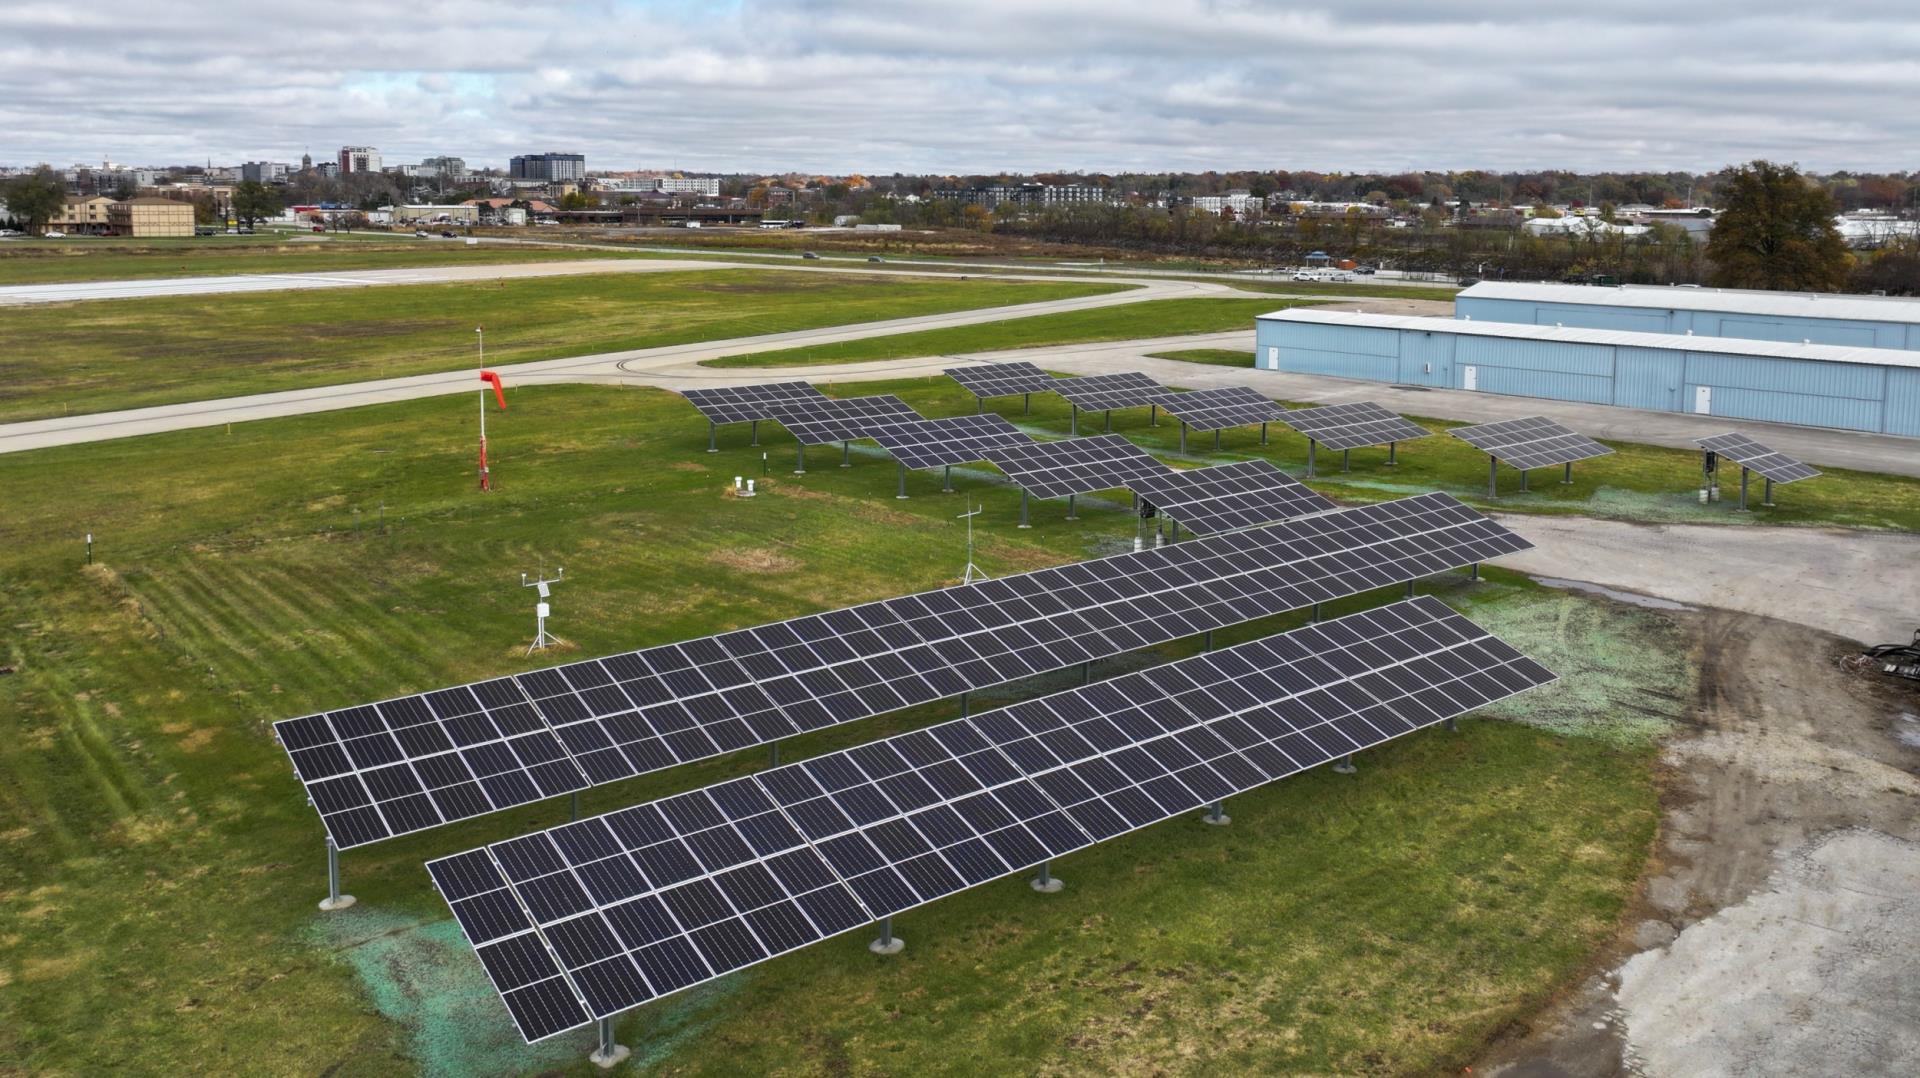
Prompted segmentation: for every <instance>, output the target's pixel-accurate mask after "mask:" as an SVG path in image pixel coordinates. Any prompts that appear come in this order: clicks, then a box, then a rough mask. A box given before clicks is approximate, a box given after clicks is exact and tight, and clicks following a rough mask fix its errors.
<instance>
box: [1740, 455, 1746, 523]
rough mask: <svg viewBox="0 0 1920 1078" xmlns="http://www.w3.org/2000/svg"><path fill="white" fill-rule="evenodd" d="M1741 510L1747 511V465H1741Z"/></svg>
mask: <svg viewBox="0 0 1920 1078" xmlns="http://www.w3.org/2000/svg"><path fill="white" fill-rule="evenodd" d="M1740 511H1741V512H1742V513H1744V512H1746V511H1747V466H1746V465H1744V464H1742V465H1741V466H1740Z"/></svg>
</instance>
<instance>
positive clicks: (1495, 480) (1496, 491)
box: [1487, 453, 1500, 498]
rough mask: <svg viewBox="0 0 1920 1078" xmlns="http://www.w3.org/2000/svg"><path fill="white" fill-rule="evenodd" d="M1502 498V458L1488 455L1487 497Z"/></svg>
mask: <svg viewBox="0 0 1920 1078" xmlns="http://www.w3.org/2000/svg"><path fill="white" fill-rule="evenodd" d="M1499 496H1500V458H1499V457H1496V456H1494V455H1493V454H1491V453H1489V454H1487V497H1489V498H1498V497H1499Z"/></svg>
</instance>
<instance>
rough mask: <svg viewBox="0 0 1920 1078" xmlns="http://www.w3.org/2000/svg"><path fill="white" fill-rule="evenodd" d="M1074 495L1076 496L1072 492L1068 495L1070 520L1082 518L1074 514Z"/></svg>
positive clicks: (1068, 517) (1068, 515)
mask: <svg viewBox="0 0 1920 1078" xmlns="http://www.w3.org/2000/svg"><path fill="white" fill-rule="evenodd" d="M1074 497H1075V496H1074V495H1072V494H1069V495H1067V519H1068V520H1079V519H1080V518H1079V517H1077V516H1074V515H1073V499H1074Z"/></svg>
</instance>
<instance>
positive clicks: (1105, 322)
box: [701, 298, 1310, 367]
mask: <svg viewBox="0 0 1920 1078" xmlns="http://www.w3.org/2000/svg"><path fill="white" fill-rule="evenodd" d="M1309 305H1310V304H1287V303H1281V304H1276V303H1275V302H1274V301H1273V300H1265V299H1232V298H1208V299H1155V300H1144V301H1142V302H1139V303H1123V304H1117V305H1115V306H1112V307H1100V308H1096V309H1093V310H1086V311H1069V312H1066V313H1064V314H1040V315H1033V316H1030V317H1027V318H1009V319H1005V320H1003V321H999V322H983V323H981V324H980V325H977V326H955V327H953V328H951V329H930V330H923V331H920V332H917V333H895V334H891V335H889V336H885V337H868V338H865V339H864V340H858V341H843V342H840V343H838V344H823V345H811V346H808V347H804V348H783V349H781V350H779V351H777V352H752V353H747V354H743V355H737V356H722V357H721V358H719V359H709V360H707V361H705V362H704V363H702V364H701V366H704V367H806V366H818V365H822V364H828V363H869V362H873V361H875V360H882V359H910V358H917V357H920V356H944V355H962V354H966V353H971V352H993V351H998V350H1000V349H1003V348H1045V347H1049V346H1053V345H1064V344H1090V343H1095V342H1099V341H1128V340H1135V339H1138V338H1142V337H1178V336H1184V335H1187V334H1192V333H1223V332H1226V331H1228V330H1235V329H1250V328H1252V326H1253V319H1254V317H1255V316H1256V315H1262V314H1266V313H1267V312H1269V311H1274V310H1279V309H1281V308H1283V307H1289V306H1309Z"/></svg>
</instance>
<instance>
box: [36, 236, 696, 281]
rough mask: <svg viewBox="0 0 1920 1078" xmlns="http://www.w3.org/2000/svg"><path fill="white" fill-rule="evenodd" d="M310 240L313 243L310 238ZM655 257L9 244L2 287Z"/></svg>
mask: <svg viewBox="0 0 1920 1078" xmlns="http://www.w3.org/2000/svg"><path fill="white" fill-rule="evenodd" d="M308 236H310V237H311V238H307V237H308ZM635 257H649V258H657V257H659V256H657V255H647V254H644V253H641V252H635V253H632V254H628V253H625V252H621V251H600V252H595V251H581V250H568V249H566V248H559V247H522V246H508V245H504V244H481V245H479V246H477V247H468V246H467V245H466V244H464V243H458V242H455V241H452V240H443V239H437V238H436V239H432V240H423V239H418V238H416V237H414V236H412V235H411V234H409V235H406V236H395V235H390V234H380V233H366V234H342V235H331V234H329V235H324V236H323V235H315V234H312V233H308V234H306V235H302V234H300V233H287V234H273V235H268V234H264V233H259V234H255V235H252V236H197V237H194V238H192V239H150V240H121V239H110V238H108V239H70V240H44V241H38V240H30V241H26V242H22V241H19V240H10V241H8V242H5V243H0V285H24V284H68V283H72V282H75V281H121V280H134V279H138V278H143V277H224V276H232V275H235V274H243V273H314V272H322V271H338V270H368V269H403V268H412V267H419V266H483V265H500V264H505V263H515V262H573V261H579V260H581V259H591V258H635Z"/></svg>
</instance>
